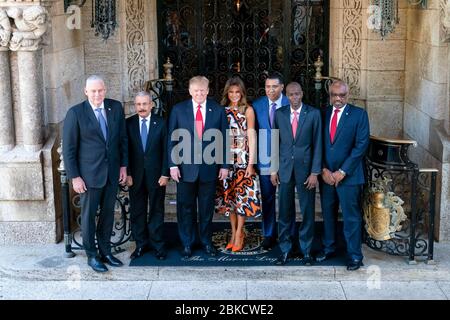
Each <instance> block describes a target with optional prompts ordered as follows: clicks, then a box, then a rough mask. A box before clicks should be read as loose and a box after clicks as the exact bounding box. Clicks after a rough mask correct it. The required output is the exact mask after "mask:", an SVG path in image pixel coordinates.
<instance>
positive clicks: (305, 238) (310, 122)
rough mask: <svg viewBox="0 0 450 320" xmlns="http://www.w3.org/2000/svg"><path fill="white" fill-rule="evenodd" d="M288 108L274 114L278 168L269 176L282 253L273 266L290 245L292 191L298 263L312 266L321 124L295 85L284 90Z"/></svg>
mask: <svg viewBox="0 0 450 320" xmlns="http://www.w3.org/2000/svg"><path fill="white" fill-rule="evenodd" d="M286 95H287V97H288V99H289V102H290V105H289V106H284V107H282V108H280V109H278V110H277V111H276V114H275V126H274V128H275V129H278V130H279V142H280V159H279V160H280V161H279V163H280V166H279V170H278V172H273V173H272V174H271V181H272V183H273V185H278V184H279V185H280V188H279V197H280V199H279V205H280V207H279V220H278V237H279V245H280V249H281V251H282V254H281V255H280V257H279V258H278V260H277V262H276V264H277V265H284V264H286V262H287V260H288V257H289V254H290V252H291V249H292V246H293V243H292V240H293V239H292V237H291V226H292V224H293V223H295V188H297V193H298V198H299V201H300V210H301V213H302V215H303V221H302V223H301V226H300V229H299V233H298V235H299V242H300V243H299V244H300V248H301V251H302V253H303V257H302V259H301V263H302V264H304V265H311V264H312V261H313V259H312V257H311V247H312V242H313V239H314V215H315V194H316V187H317V185H318V180H317V176H318V175H319V174H320V172H321V170H322V121H321V116H320V111H319V110H318V109H315V108H313V107H311V106H308V105H307V104H305V103H302V97H303V91H302V88H301V86H300V84H298V83H297V82H291V83H290V84H288V85H287V87H286Z"/></svg>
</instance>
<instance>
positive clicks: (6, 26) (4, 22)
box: [0, 8, 12, 51]
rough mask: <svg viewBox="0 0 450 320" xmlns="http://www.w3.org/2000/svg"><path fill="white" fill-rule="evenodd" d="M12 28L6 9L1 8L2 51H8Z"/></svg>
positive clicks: (0, 39)
mask: <svg viewBox="0 0 450 320" xmlns="http://www.w3.org/2000/svg"><path fill="white" fill-rule="evenodd" d="M11 34H12V26H11V22H10V21H9V17H8V14H7V12H6V10H5V9H1V8H0V51H6V50H8V45H9V41H10V40H11Z"/></svg>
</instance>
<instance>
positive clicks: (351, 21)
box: [342, 0, 363, 98]
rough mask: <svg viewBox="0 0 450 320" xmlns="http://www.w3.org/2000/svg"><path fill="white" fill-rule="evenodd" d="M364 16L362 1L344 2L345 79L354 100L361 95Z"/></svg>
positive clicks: (350, 0) (343, 60)
mask: <svg viewBox="0 0 450 320" xmlns="http://www.w3.org/2000/svg"><path fill="white" fill-rule="evenodd" d="M362 16H363V14H362V3H361V0H344V26H343V28H344V29H343V31H344V32H343V38H344V40H343V49H344V50H343V53H342V54H343V59H342V64H343V65H342V66H343V70H344V74H343V79H344V80H345V81H346V82H347V83H348V84H349V86H350V92H351V94H352V96H353V97H354V98H358V97H360V95H361V55H362V53H361V34H362V26H363V24H362Z"/></svg>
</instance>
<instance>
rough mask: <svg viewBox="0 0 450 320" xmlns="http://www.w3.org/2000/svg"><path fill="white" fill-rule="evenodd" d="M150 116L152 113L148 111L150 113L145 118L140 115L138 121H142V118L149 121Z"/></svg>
mask: <svg viewBox="0 0 450 320" xmlns="http://www.w3.org/2000/svg"><path fill="white" fill-rule="evenodd" d="M151 117H152V113H151V112H150V114H149V115H148V117H146V118H142V117H141V116H139V122H142V120H143V119H147V122H150V118H151Z"/></svg>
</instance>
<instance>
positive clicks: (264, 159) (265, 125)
mask: <svg viewBox="0 0 450 320" xmlns="http://www.w3.org/2000/svg"><path fill="white" fill-rule="evenodd" d="M283 89H284V82H283V77H282V76H281V75H280V74H279V73H273V74H270V75H269V76H268V77H267V79H266V82H265V92H266V96H263V97H260V98H258V99H257V100H255V101H254V102H253V109H254V110H255V115H256V121H257V123H258V134H259V136H258V166H257V167H258V170H259V181H260V185H261V200H262V213H263V218H262V232H263V237H264V239H263V241H262V243H261V247H262V248H263V249H265V250H267V249H270V248H271V247H272V246H273V245H274V244H275V243H276V239H277V227H276V213H275V199H276V192H277V187H276V186H274V185H273V184H272V182H271V180H270V175H271V170H270V169H271V165H272V163H271V143H272V139H271V134H272V128H273V126H274V125H275V112H276V110H277V109H280V108H281V107H283V106H288V105H289V100H288V98H287V97H286V96H285V95H283ZM276 156H278V155H276ZM291 235H292V236H293V237H295V221H294V223H293V225H292V226H291Z"/></svg>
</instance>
